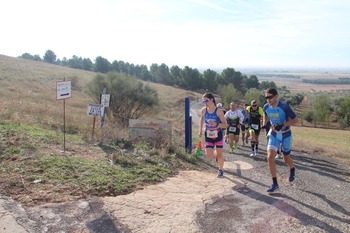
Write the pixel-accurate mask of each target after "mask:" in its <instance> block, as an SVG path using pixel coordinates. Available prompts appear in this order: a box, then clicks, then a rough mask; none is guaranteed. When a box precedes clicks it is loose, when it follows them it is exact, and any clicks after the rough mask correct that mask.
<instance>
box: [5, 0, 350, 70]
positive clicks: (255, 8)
mask: <svg viewBox="0 0 350 233" xmlns="http://www.w3.org/2000/svg"><path fill="white" fill-rule="evenodd" d="M349 12H350V1H349V0H30V1H29V0H3V1H1V3H0V26H1V27H0V28H1V29H0V30H1V36H0V54H2V55H7V56H12V57H17V56H21V55H22V54H23V53H29V54H31V55H39V56H40V57H43V56H44V54H45V52H46V51H47V50H52V51H53V52H54V53H55V54H56V56H57V58H58V59H62V58H64V57H66V58H67V59H70V58H72V56H73V55H75V56H78V57H82V58H90V59H91V61H92V62H94V61H95V58H96V57H98V56H101V57H103V58H106V59H107V60H108V61H110V62H111V63H112V62H113V61H124V62H129V63H133V64H134V65H141V64H142V65H147V66H148V67H149V66H150V65H151V64H153V63H157V64H159V65H160V64H162V63H165V64H166V65H168V66H169V67H171V66H173V65H177V66H179V67H180V68H181V67H184V66H189V67H191V68H199V69H216V68H218V67H222V68H227V67H230V68H235V69H237V68H244V67H316V68H317V67H321V68H322V67H324V68H327V67H350V13H349Z"/></svg>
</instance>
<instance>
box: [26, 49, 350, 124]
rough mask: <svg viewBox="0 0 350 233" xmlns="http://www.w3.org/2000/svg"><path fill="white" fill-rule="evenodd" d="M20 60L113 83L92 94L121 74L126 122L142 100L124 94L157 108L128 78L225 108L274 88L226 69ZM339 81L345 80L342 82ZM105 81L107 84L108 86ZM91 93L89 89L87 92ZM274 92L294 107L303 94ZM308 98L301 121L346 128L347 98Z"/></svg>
mask: <svg viewBox="0 0 350 233" xmlns="http://www.w3.org/2000/svg"><path fill="white" fill-rule="evenodd" d="M20 57H21V58H24V59H32V60H36V61H43V62H48V63H51V64H57V65H62V66H68V67H71V68H76V69H83V70H89V71H95V72H99V73H104V74H106V73H108V75H107V77H109V78H107V80H109V79H111V80H114V81H106V80H104V81H101V80H103V79H102V78H101V77H99V78H98V80H100V81H99V82H101V83H99V82H97V81H96V80H95V82H97V83H95V84H94V85H92V84H90V85H92V86H95V88H96V89H95V94H96V93H98V94H99V93H100V90H101V89H100V88H101V85H105V86H106V85H107V86H110V88H112V86H113V85H112V83H114V82H117V83H119V82H124V81H122V80H123V78H121V77H119V76H118V78H115V77H114V76H115V75H116V73H119V74H121V75H122V76H123V77H124V79H129V81H125V82H128V83H123V84H122V85H123V86H125V87H130V90H134V91H131V92H128V91H130V90H127V88H125V90H126V92H125V93H123V94H122V96H126V97H127V98H129V99H132V100H133V102H135V104H137V105H138V106H137V107H135V108H134V109H137V111H135V112H129V110H130V111H132V110H131V109H133V108H132V107H131V108H127V109H119V107H118V106H119V105H118V104H117V105H116V106H117V107H116V109H115V110H116V111H115V112H116V113H119V114H120V113H121V112H123V113H124V115H123V116H122V119H128V118H129V117H140V116H141V115H142V111H140V109H141V108H140V106H142V107H144V106H143V105H142V104H141V105H139V103H137V101H136V100H139V99H140V101H141V100H142V98H136V97H135V98H136V99H135V98H133V97H132V96H128V95H127V93H137V92H139V93H144V94H145V93H148V94H150V99H153V100H152V101H150V103H152V104H150V105H149V106H148V107H147V108H145V109H150V106H151V105H157V104H156V103H157V102H158V100H157V97H155V93H153V90H150V89H149V88H148V87H147V88H145V87H143V86H142V85H141V86H140V84H137V85H138V86H133V85H131V84H130V83H133V82H134V81H132V80H133V78H132V77H136V78H138V79H141V80H144V81H151V82H156V83H161V84H164V85H170V86H177V87H180V88H182V89H187V90H195V91H201V92H206V91H208V92H214V93H218V94H220V96H221V97H222V101H223V103H224V104H225V105H226V106H228V104H229V103H230V102H231V101H237V102H238V103H240V102H249V101H250V100H252V99H256V100H258V101H259V102H260V103H261V104H263V103H264V102H265V99H264V92H263V91H264V90H266V89H267V88H269V87H274V88H277V86H276V84H275V83H274V82H273V81H262V82H261V83H260V82H259V80H258V78H257V77H256V76H255V75H251V76H246V75H244V74H242V73H241V72H239V71H236V70H235V69H234V68H226V69H224V70H222V71H221V72H220V73H218V72H216V71H214V70H211V69H207V70H205V71H204V72H203V73H200V72H199V71H198V69H195V68H191V67H188V66H185V67H184V68H180V67H178V66H176V65H175V66H172V67H170V68H169V67H168V66H167V65H166V64H164V63H162V64H160V65H158V64H155V63H154V64H152V65H151V66H150V67H149V69H148V67H147V66H146V65H134V64H131V63H128V62H124V61H113V62H112V63H110V62H109V61H108V60H107V59H105V58H103V57H101V56H99V57H97V58H96V60H95V63H93V62H92V61H91V60H90V59H88V58H81V57H78V56H75V55H74V56H73V57H72V58H71V59H66V58H63V59H62V60H59V59H56V55H55V53H54V52H53V51H51V50H47V51H46V53H45V55H44V57H43V59H41V58H40V56H39V55H34V56H32V55H30V54H28V53H24V54H23V55H22V56H20ZM110 73H112V74H113V75H112V76H113V77H114V78H113V77H111V74H110ZM296 78H299V77H296ZM342 81H348V80H347V79H344V80H342ZM108 82H110V83H109V84H108ZM136 83H137V82H136ZM119 84H120V83H119ZM92 86H90V88H92ZM143 89H145V90H143ZM92 90H93V88H92V89H90V91H91V93H92ZM135 90H137V92H135ZM278 91H279V94H280V97H281V99H282V100H285V101H286V102H287V103H289V104H291V105H294V106H297V105H299V104H300V103H301V102H302V100H303V98H304V94H300V93H290V91H288V89H287V88H286V87H285V86H284V87H279V88H278ZM91 93H90V94H91ZM120 93H121V92H120ZM120 93H119V94H120ZM122 96H118V97H117V96H116V99H120V98H121V97H122ZM152 96H153V97H152ZM96 98H97V97H96ZM310 99H312V100H313V101H312V102H311V108H310V109H308V111H306V112H305V113H304V114H303V116H302V117H303V118H304V119H305V120H307V121H310V122H313V123H314V124H315V125H316V123H317V122H330V121H331V118H330V117H329V116H331V115H332V113H333V114H336V117H337V119H339V121H338V122H339V125H341V126H342V127H345V126H350V115H349V112H350V107H349V106H350V100H349V99H348V98H343V99H341V98H338V99H337V100H330V99H329V97H327V94H325V95H315V97H311V98H310ZM129 104H130V103H129ZM122 105H124V104H121V106H122ZM125 114H126V115H125ZM128 114H129V115H130V116H129V115H128ZM115 117H117V116H115ZM123 121H124V120H123ZM126 122H127V121H126V120H125V122H124V123H126Z"/></svg>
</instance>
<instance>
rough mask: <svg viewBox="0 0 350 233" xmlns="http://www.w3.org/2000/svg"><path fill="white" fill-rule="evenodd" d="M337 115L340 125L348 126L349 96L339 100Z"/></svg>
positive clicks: (349, 117) (349, 114)
mask: <svg viewBox="0 0 350 233" xmlns="http://www.w3.org/2000/svg"><path fill="white" fill-rule="evenodd" d="M337 115H338V116H339V118H340V121H339V125H340V126H341V127H345V126H350V97H348V96H347V97H345V98H343V99H342V100H341V101H340V102H339V106H338V109H337Z"/></svg>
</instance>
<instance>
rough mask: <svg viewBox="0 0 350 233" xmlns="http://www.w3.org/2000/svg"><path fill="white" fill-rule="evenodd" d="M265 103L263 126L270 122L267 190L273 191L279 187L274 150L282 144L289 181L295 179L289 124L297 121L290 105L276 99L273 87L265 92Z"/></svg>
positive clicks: (276, 93)
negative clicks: (269, 175) (270, 182)
mask: <svg viewBox="0 0 350 233" xmlns="http://www.w3.org/2000/svg"><path fill="white" fill-rule="evenodd" d="M265 98H266V101H267V103H266V104H265V105H264V108H263V109H264V118H263V127H262V128H265V127H266V124H267V121H270V123H271V133H270V137H269V141H268V144H267V160H268V167H269V169H270V173H271V176H272V182H273V183H272V185H271V187H270V188H269V189H268V190H267V192H274V191H276V190H277V189H279V186H278V182H277V177H276V173H277V171H276V164H275V156H276V152H277V150H278V148H279V146H280V144H282V153H283V158H284V162H285V163H286V164H287V165H288V167H289V169H290V175H289V182H293V181H294V179H295V168H294V162H293V160H292V159H291V157H290V153H291V150H292V149H291V140H292V132H291V130H290V126H291V125H294V124H296V123H297V122H298V118H297V116H296V115H295V113H294V111H293V110H292V109H291V107H290V106H289V105H288V104H287V103H286V102H284V101H281V100H279V99H278V92H277V90H276V89H275V88H269V89H267V90H266V92H265Z"/></svg>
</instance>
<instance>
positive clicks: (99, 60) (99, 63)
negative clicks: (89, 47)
mask: <svg viewBox="0 0 350 233" xmlns="http://www.w3.org/2000/svg"><path fill="white" fill-rule="evenodd" d="M110 68H111V63H110V62H109V61H108V60H107V59H106V58H103V57H101V56H99V57H96V60H95V67H94V70H95V71H96V72H100V73H107V72H109V70H110Z"/></svg>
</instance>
